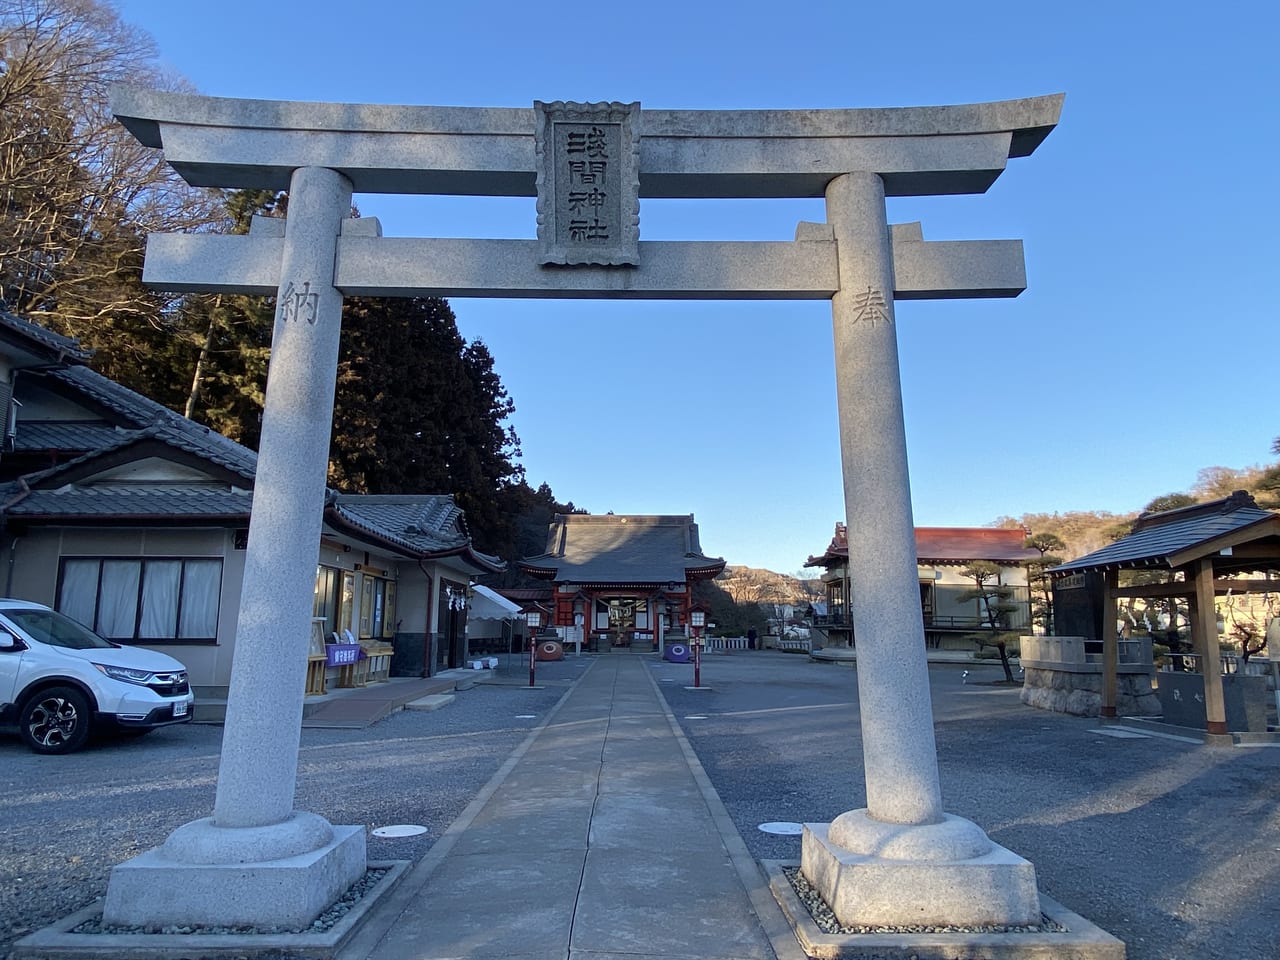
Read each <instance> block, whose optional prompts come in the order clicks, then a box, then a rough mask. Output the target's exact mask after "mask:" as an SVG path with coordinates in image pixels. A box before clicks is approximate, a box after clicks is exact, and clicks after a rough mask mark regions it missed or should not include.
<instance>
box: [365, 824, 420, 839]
mask: <svg viewBox="0 0 1280 960" xmlns="http://www.w3.org/2000/svg"><path fill="white" fill-rule="evenodd" d="M426 832H427V828H426V827H420V826H418V825H417V824H416V823H393V824H391V826H389V827H374V828H373V830H372V833H373V835H374V836H375V837H386V838H389V839H393V840H394V839H398V838H400V837H416V836H417V835H418V834H420V833H426Z"/></svg>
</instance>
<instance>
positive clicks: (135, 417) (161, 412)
mask: <svg viewBox="0 0 1280 960" xmlns="http://www.w3.org/2000/svg"><path fill="white" fill-rule="evenodd" d="M45 375H46V376H47V377H49V378H50V379H51V380H56V381H60V382H61V383H64V384H66V385H67V386H68V387H70V388H71V389H72V390H73V391H74V392H76V393H79V394H82V395H84V396H87V397H89V398H90V399H92V400H96V401H97V402H98V403H100V404H101V405H102V406H104V407H106V408H107V409H108V410H110V411H112V412H113V413H115V414H117V415H119V416H121V417H123V418H124V419H126V420H127V421H129V425H131V426H134V427H141V426H145V425H146V424H148V423H152V422H154V421H155V420H157V419H167V418H169V417H177V416H178V414H176V413H174V412H173V411H172V410H170V409H169V408H168V407H166V406H165V405H164V404H161V403H156V402H155V401H154V400H151V399H149V398H147V397H144V396H143V395H142V394H140V393H135V392H134V391H133V390H130V389H129V388H128V387H126V386H123V385H122V384H119V383H116V382H115V381H114V380H109V379H107V378H106V377H104V376H103V375H102V374H100V373H98V372H97V371H94V370H90V369H89V368H88V367H84V366H79V365H72V366H66V367H58V368H56V369H53V370H48V371H45ZM181 419H184V420H185V419H186V418H185V417H182V418H181ZM187 422H188V423H192V424H193V425H195V424H194V422H193V421H189V420H188V421H187Z"/></svg>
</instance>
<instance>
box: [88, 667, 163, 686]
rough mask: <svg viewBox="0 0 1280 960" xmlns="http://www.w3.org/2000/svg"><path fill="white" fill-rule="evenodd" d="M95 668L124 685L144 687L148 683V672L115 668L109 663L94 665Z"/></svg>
mask: <svg viewBox="0 0 1280 960" xmlns="http://www.w3.org/2000/svg"><path fill="white" fill-rule="evenodd" d="M94 666H95V667H97V668H98V670H100V671H101V672H102V673H105V674H106V675H107V676H108V677H110V678H111V679H112V680H123V681H124V682H125V683H138V684H142V685H143V686H146V684H147V683H149V682H150V680H151V677H152V673H151V671H150V670H136V669H134V668H133V667H115V666H112V665H111V664H109V663H95V664H94Z"/></svg>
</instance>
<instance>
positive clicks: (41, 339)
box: [0, 300, 92, 360]
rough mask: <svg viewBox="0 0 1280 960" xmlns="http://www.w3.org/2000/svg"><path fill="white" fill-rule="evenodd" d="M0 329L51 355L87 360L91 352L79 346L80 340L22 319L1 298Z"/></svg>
mask: <svg viewBox="0 0 1280 960" xmlns="http://www.w3.org/2000/svg"><path fill="white" fill-rule="evenodd" d="M0 329H2V330H4V331H6V332H9V333H16V334H18V336H20V337H22V338H24V339H25V340H27V341H28V342H30V343H32V344H34V345H36V346H37V347H40V348H43V349H44V350H47V351H48V352H49V353H50V354H51V359H52V358H53V357H58V356H61V357H67V358H71V359H74V360H87V359H89V357H90V356H92V352H91V351H88V350H85V349H84V348H82V347H81V346H80V341H79V340H75V339H72V338H71V337H64V336H62V334H60V333H54V332H53V331H52V330H48V329H46V328H45V327H42V326H40V325H39V324H38V323H32V322H31V321H30V320H24V319H23V318H22V317H20V316H18V315H17V314H16V313H10V312H9V311H8V309H7V308H6V306H5V303H4V301H3V300H0Z"/></svg>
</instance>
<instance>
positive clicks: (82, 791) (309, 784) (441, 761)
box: [0, 658, 590, 958]
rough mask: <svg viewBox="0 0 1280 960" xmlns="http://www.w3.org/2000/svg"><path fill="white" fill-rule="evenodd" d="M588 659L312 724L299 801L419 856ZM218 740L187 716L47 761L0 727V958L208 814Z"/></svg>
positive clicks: (507, 670)
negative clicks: (338, 723)
mask: <svg viewBox="0 0 1280 960" xmlns="http://www.w3.org/2000/svg"><path fill="white" fill-rule="evenodd" d="M589 662H590V661H589V660H588V659H587V658H583V659H581V660H575V659H568V660H563V661H560V662H557V663H543V664H539V665H538V683H539V684H540V685H545V687H544V689H540V690H529V689H527V687H522V686H521V684H523V683H525V682H527V678H528V673H527V670H526V669H525V668H524V667H523V663H522V661H519V660H516V661H514V662H513V663H511V664H510V665H506V664H504V665H503V667H502V668H500V669H499V671H498V675H497V679H500V680H509V682H510V685H501V684H495V683H484V684H479V685H477V686H476V687H474V688H472V689H470V690H466V691H464V692H461V693H459V694H458V696H457V699H455V700H454V702H453V703H451V704H449V705H448V706H446V707H444V708H443V709H440V710H435V711H431V712H421V711H408V710H406V711H401V712H399V713H395V714H392V715H391V716H389V717H387V718H386V719H384V720H381V721H379V722H378V723H376V724H374V725H373V726H372V727H369V728H367V729H364V730H309V729H304V730H303V731H302V745H301V750H300V755H299V769H298V789H297V802H296V806H297V808H298V809H300V810H308V811H312V812H314V813H319V814H321V815H322V816H324V817H326V818H328V820H329V821H330V822H332V823H340V824H353V823H363V824H366V825H368V826H369V827H376V826H383V825H387V824H394V823H412V824H421V825H422V826H425V827H427V828H428V830H427V833H425V834H422V835H419V836H417V837H411V838H406V839H398V840H388V839H379V838H376V837H372V836H371V837H369V858H370V859H371V860H387V859H407V860H417V859H418V858H419V857H421V856H422V855H423V854H424V853H425V852H426V851H427V850H428V849H429V848H430V847H431V845H432V844H433V843H435V841H436V840H437V839H439V837H440V836H441V834H442V833H443V832H444V831H445V829H446V828H447V827H448V826H449V824H450V823H452V822H453V820H454V819H455V818H456V817H457V816H458V814H460V813H461V812H462V810H463V808H464V807H465V806H466V805H467V804H468V803H469V802H470V801H471V799H472V798H473V797H474V796H475V795H476V793H478V792H479V790H480V789H481V788H482V787H483V786H484V785H485V784H486V783H487V782H488V781H489V779H490V778H491V777H492V776H493V774H494V773H495V772H496V771H497V769H498V767H500V766H501V765H502V763H503V761H505V760H506V759H507V757H508V756H510V754H511V751H512V750H514V749H515V748H516V747H517V746H519V744H520V743H521V742H522V741H523V740H524V738H525V737H526V736H527V734H528V733H529V731H530V730H532V729H533V728H534V727H536V726H537V725H538V724H539V723H541V722H542V720H543V719H545V717H546V715H547V713H548V712H549V711H550V710H551V708H552V707H553V706H554V705H555V704H556V702H557V701H558V700H559V699H560V697H561V696H563V695H564V693H565V691H566V689H567V688H568V685H569V684H570V683H571V682H572V681H573V680H574V679H576V678H577V677H578V676H580V675H581V674H582V672H583V671H584V670H585V669H586V666H587V665H588V663H589ZM522 714H534V715H535V717H534V719H517V716H519V715H522ZM221 743H222V727H221V726H211V725H205V724H184V725H182V726H177V727H166V728H163V729H160V730H156V731H154V732H152V733H151V734H148V735H147V736H145V737H142V738H141V739H135V740H127V739H126V740H105V741H102V742H95V743H92V744H90V746H89V747H88V748H87V749H85V750H83V751H81V752H79V753H75V754H70V755H68V756H65V757H42V756H38V755H36V754H34V753H30V752H29V751H28V750H27V749H26V748H25V747H24V746H23V745H22V744H21V743H20V742H19V740H18V738H17V734H16V733H14V732H13V731H12V730H11V729H7V728H6V729H3V730H0V811H3V813H0V823H2V824H3V829H2V830H0V958H3V957H6V956H7V955H8V952H9V949H8V948H9V946H10V945H11V944H12V942H13V941H14V940H17V939H18V938H20V937H22V936H24V935H25V934H27V933H29V932H31V931H33V930H36V929H39V928H40V927H43V926H46V925H48V924H50V923H52V922H54V921H56V920H59V919H61V918H63V917H65V916H67V915H68V914H70V913H73V912H74V911H76V910H78V909H79V908H80V907H83V906H85V905H86V904H87V903H89V902H90V901H92V900H94V899H95V898H97V897H100V896H103V895H104V894H105V893H106V886H107V877H108V875H109V873H110V870H111V867H112V866H114V865H115V864H117V863H119V862H121V861H123V860H127V859H129V858H130V857H133V856H135V855H137V854H139V853H141V852H143V851H144V850H147V849H150V848H151V847H153V846H155V845H157V844H159V843H162V842H163V841H164V839H165V838H166V837H167V836H168V835H169V833H170V832H171V831H172V830H173V829H174V828H175V827H178V826H180V825H181V824H183V823H186V822H188V821H190V820H194V819H197V818H199V817H207V816H209V815H210V814H211V813H212V812H213V798H214V790H215V787H216V784H217V772H218V755H219V751H220V749H221Z"/></svg>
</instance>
